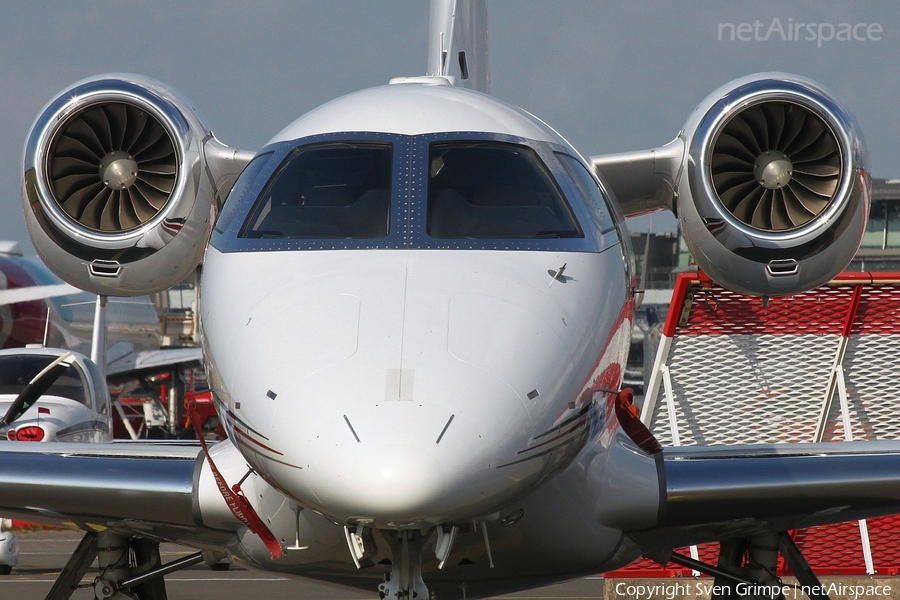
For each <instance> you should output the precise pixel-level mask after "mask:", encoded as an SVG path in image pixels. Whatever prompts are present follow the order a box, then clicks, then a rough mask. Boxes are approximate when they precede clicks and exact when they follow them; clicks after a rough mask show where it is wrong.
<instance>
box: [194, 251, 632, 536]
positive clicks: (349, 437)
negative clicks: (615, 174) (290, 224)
mask: <svg viewBox="0 0 900 600" xmlns="http://www.w3.org/2000/svg"><path fill="white" fill-rule="evenodd" d="M563 264H566V265H567V267H566V270H565V275H566V276H567V277H571V279H566V280H558V279H554V278H553V277H552V276H551V275H550V274H549V273H548V272H550V271H552V272H555V271H556V270H557V269H559V267H561V266H562V265H563ZM623 265H624V263H623V258H622V254H621V251H620V249H619V248H618V247H614V248H611V249H610V250H609V251H607V252H603V253H597V254H588V253H584V254H576V253H568V254H565V253H555V252H505V251H486V250H482V251H477V250H471V251H466V250H347V251H321V252H318V251H295V252H272V253H220V252H218V251H216V250H212V249H211V250H210V252H209V253H208V255H207V259H206V263H205V266H204V283H203V289H204V304H203V311H202V315H203V316H202V319H203V327H204V337H205V341H206V354H207V360H208V364H209V366H210V370H211V372H212V375H213V379H214V387H215V389H216V390H217V392H218V397H219V398H220V400H221V401H222V402H223V403H225V406H224V407H223V408H225V409H226V410H227V411H228V412H229V413H230V414H233V415H234V418H232V419H227V421H228V422H229V424H230V425H231V427H232V429H233V435H232V439H233V440H234V441H235V442H236V443H237V445H238V446H239V448H240V449H241V452H242V454H244V456H245V457H246V458H247V460H248V461H249V462H250V464H251V465H252V466H253V467H254V468H256V469H257V470H258V471H259V472H260V473H262V474H264V476H265V477H266V479H267V480H268V481H269V482H270V483H271V484H272V485H274V486H275V487H277V488H279V489H281V490H283V491H284V492H285V493H287V494H288V495H289V496H291V497H292V498H294V499H296V500H298V501H299V502H301V503H302V504H303V505H306V506H309V507H312V508H314V509H315V510H316V511H319V512H322V513H323V514H326V515H327V516H329V517H331V518H334V519H336V520H339V521H342V522H350V521H353V520H360V519H364V520H367V521H370V522H374V524H375V525H376V526H380V527H395V526H398V525H401V526H410V527H420V526H422V525H424V524H428V523H431V524H435V523H440V522H460V521H465V520H469V519H473V518H476V517H478V516H480V515H483V514H486V513H490V512H491V511H493V510H496V507H497V506H499V505H502V504H503V503H505V502H508V501H509V500H510V499H512V498H514V497H516V496H517V495H520V494H521V493H523V492H524V491H525V490H527V489H529V488H530V487H531V486H533V485H534V483H535V482H536V481H538V479H539V478H540V477H541V475H543V474H546V472H547V470H548V468H549V467H552V466H554V465H557V464H559V462H560V459H561V458H562V457H567V458H568V459H571V457H572V456H574V453H575V452H577V450H578V449H580V447H581V446H582V445H583V444H584V442H585V435H584V434H585V432H586V429H585V427H584V426H583V425H584V423H583V421H582V422H581V423H580V424H579V426H577V427H569V428H564V429H562V430H561V431H558V432H553V433H552V434H547V435H544V436H543V437H541V435H542V434H545V433H546V432H548V431H551V430H552V429H553V428H554V427H555V426H556V425H558V424H559V423H560V422H562V421H565V420H566V419H567V418H569V417H571V416H573V415H575V414H577V413H578V412H579V411H580V410H581V409H583V408H585V405H586V403H590V402H591V399H592V392H593V391H596V390H597V389H601V388H605V389H618V385H619V383H620V381H621V365H622V362H623V360H624V358H625V354H624V352H625V350H626V348H627V346H626V345H625V344H623V343H622V342H623V340H622V339H616V340H615V343H614V344H611V343H610V342H611V340H610V335H609V333H608V332H611V331H615V330H616V329H617V328H620V327H622V326H623V323H630V320H631V317H630V313H629V310H630V309H629V307H628V305H627V281H626V276H625V269H624V267H623ZM625 329H627V327H625ZM535 391H536V392H537V394H535ZM273 396H274V397H273ZM529 396H531V397H529Z"/></svg>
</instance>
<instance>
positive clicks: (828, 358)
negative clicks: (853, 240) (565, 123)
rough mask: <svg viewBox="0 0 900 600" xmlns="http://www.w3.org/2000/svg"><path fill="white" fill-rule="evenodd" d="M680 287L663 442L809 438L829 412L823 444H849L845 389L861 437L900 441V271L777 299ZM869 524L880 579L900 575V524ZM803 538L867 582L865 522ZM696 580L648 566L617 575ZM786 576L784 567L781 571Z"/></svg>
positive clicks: (707, 551) (661, 407)
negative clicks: (862, 527)
mask: <svg viewBox="0 0 900 600" xmlns="http://www.w3.org/2000/svg"><path fill="white" fill-rule="evenodd" d="M680 279H681V280H680V281H679V282H678V284H677V285H676V296H675V297H673V299H672V307H671V309H670V311H669V318H668V320H667V323H666V326H665V335H666V336H667V337H669V338H670V342H671V343H669V344H666V343H665V341H664V343H663V344H661V345H660V347H661V352H660V355H659V356H658V357H657V363H656V365H655V366H654V370H655V373H654V374H653V376H654V377H657V378H659V379H660V380H664V379H665V377H666V372H667V373H668V382H667V383H669V384H670V385H671V391H672V397H671V399H670V401H671V407H670V405H669V401H668V400H669V399H667V398H666V394H665V387H666V386H665V385H663V384H660V385H656V386H653V385H651V386H650V388H649V389H648V397H647V398H646V399H645V404H646V405H647V408H648V411H647V413H646V414H645V416H644V419H645V421H648V426H649V427H650V429H651V431H653V434H654V435H655V436H656V437H657V439H658V440H659V441H660V443H662V444H663V445H672V444H673V442H674V440H673V437H672V433H673V429H674V430H675V433H676V435H677V438H678V442H679V443H680V444H681V445H718V444H753V443H791V442H811V441H815V435H816V431H817V429H818V428H819V425H820V423H819V421H820V419H822V416H823V414H825V417H826V418H825V422H824V423H822V424H821V430H822V440H823V441H835V442H840V441H843V440H844V439H845V432H844V425H843V415H842V414H841V392H844V397H845V398H846V400H847V407H848V411H847V412H848V415H847V416H848V418H849V422H850V428H851V429H850V432H851V435H852V437H853V439H855V440H863V439H900V419H898V418H897V415H898V414H900V274H897V273H885V274H873V273H864V274H863V273H852V274H844V275H842V276H840V277H839V278H837V279H836V281H834V282H832V283H831V284H830V285H828V286H823V287H821V288H819V289H817V290H813V291H811V292H807V293H804V294H797V295H795V296H792V297H787V298H771V299H769V300H768V301H767V302H764V301H763V300H762V299H760V298H754V297H749V296H743V295H741V294H737V293H735V292H731V291H729V290H726V289H724V288H721V287H719V286H716V285H714V284H712V283H710V282H709V281H708V280H704V279H703V278H702V276H698V275H692V274H685V275H681V276H680ZM679 291H681V292H682V293H681V294H679ZM857 300H858V302H857ZM836 366H837V367H838V368H837V369H836V368H835V367H836ZM837 371H840V375H842V376H843V378H844V383H845V384H846V385H845V387H844V389H843V390H841V389H839V388H840V386H839V385H837V384H838V382H839V381H840V379H839V378H838V372H837ZM651 380H652V378H651ZM829 391H831V393H830V394H829ZM826 408H827V409H828V410H827V413H825V409H826ZM651 409H652V410H651ZM670 410H671V411H672V412H673V413H674V415H675V423H674V425H675V427H674V428H673V426H672V425H673V424H672V423H671V421H670V418H669V414H670ZM867 527H868V532H869V540H870V549H871V554H872V559H873V565H874V569H875V572H876V573H878V574H880V575H897V574H900V555H898V553H897V552H896V539H897V534H898V531H900V516H895V517H885V518H882V519H871V520H869V521H868V522H867ZM793 535H794V537H795V539H796V541H797V543H798V545H799V546H800V547H801V549H802V550H803V552H804V555H805V556H806V557H807V559H808V560H809V562H810V564H811V565H812V567H813V569H814V570H815V571H816V572H818V573H819V574H822V575H863V574H866V567H865V559H864V548H863V544H862V543H861V535H860V530H859V524H858V523H857V522H855V521H854V522H851V523H841V524H838V525H830V526H824V527H815V528H811V529H805V530H800V531H797V532H794V533H793ZM699 551H700V556H701V560H704V562H708V563H711V564H715V563H716V562H717V556H718V544H704V545H701V546H700V547H699ZM680 552H681V553H683V554H687V552H688V549H686V548H682V549H681V550H680ZM689 574H690V571H689V570H688V569H683V568H681V567H673V568H669V569H666V568H663V567H660V566H659V565H656V564H655V563H653V562H652V561H649V560H646V559H642V560H640V561H638V562H636V563H634V564H633V565H630V566H629V567H626V568H625V569H622V570H620V571H616V572H615V573H611V574H609V576H612V577H654V576H658V577H672V576H687V575H689ZM786 574H789V573H787V570H786V567H783V566H781V563H780V568H779V575H786Z"/></svg>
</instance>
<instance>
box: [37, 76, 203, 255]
mask: <svg viewBox="0 0 900 600" xmlns="http://www.w3.org/2000/svg"><path fill="white" fill-rule="evenodd" d="M109 102H118V103H124V104H131V105H132V106H135V107H136V108H140V109H141V110H144V111H146V112H147V114H148V115H149V116H150V117H152V118H153V119H155V120H157V121H158V122H159V123H160V124H161V125H162V127H163V129H164V130H165V132H166V134H167V135H168V136H169V139H170V141H171V142H172V144H173V146H174V148H175V157H176V161H177V163H178V164H179V165H180V166H179V167H178V175H177V177H176V180H175V186H174V188H173V190H172V193H171V197H172V198H177V197H178V196H179V195H180V194H182V193H184V191H185V186H186V185H187V180H188V177H187V176H186V173H185V168H184V150H183V149H184V147H185V144H186V143H187V142H186V140H188V139H189V136H190V132H191V127H190V125H189V124H188V122H187V121H186V120H185V118H184V116H183V115H182V113H181V112H180V111H179V110H178V109H177V108H176V107H175V106H174V105H173V104H172V103H171V101H170V100H168V99H166V98H164V97H163V96H161V95H159V94H157V93H155V91H153V90H151V89H147V87H142V86H141V85H139V84H138V83H133V82H131V81H128V80H122V79H97V80H91V81H87V82H85V83H82V84H76V85H75V86H74V87H73V88H71V89H70V90H69V91H68V93H66V94H63V95H62V96H61V97H60V98H58V99H57V101H55V102H53V103H51V104H50V105H48V106H47V107H46V108H45V109H44V111H43V112H42V113H41V114H40V116H39V117H38V119H37V121H35V124H34V126H33V128H32V134H31V136H30V137H29V139H28V142H27V143H26V147H25V165H24V166H25V180H26V184H25V185H26V188H27V187H28V186H29V184H31V185H33V187H34V192H35V193H36V195H37V200H38V202H34V201H33V200H32V201H31V203H30V206H27V207H26V208H27V209H28V210H32V211H34V212H35V213H36V214H42V215H43V218H39V219H38V222H39V223H40V224H41V226H42V227H43V228H44V229H45V230H47V228H48V226H49V227H50V228H52V229H54V230H56V231H58V232H59V233H61V234H62V235H64V236H66V237H68V238H71V239H81V240H84V241H86V242H89V243H93V244H96V245H98V246H100V247H106V248H127V247H133V246H135V245H137V244H139V243H140V242H141V240H142V239H143V238H144V236H145V235H147V234H148V232H152V231H153V230H154V229H156V228H157V227H158V226H160V224H161V223H162V222H163V221H164V220H165V219H166V218H168V217H169V216H170V213H171V212H172V211H173V210H174V209H176V208H177V207H176V205H177V203H176V202H172V201H169V202H168V203H167V204H166V205H165V206H164V207H163V208H162V209H161V210H160V211H159V213H158V214H156V215H155V216H154V217H153V218H151V219H150V220H148V221H147V222H145V223H143V224H141V225H140V226H138V227H135V228H132V229H128V230H123V231H117V232H104V231H100V230H95V229H92V228H89V227H86V226H84V225H82V224H81V223H79V222H78V221H76V220H75V219H73V218H72V217H71V216H70V215H69V214H68V213H66V212H65V211H64V210H63V209H62V207H61V206H60V205H59V200H58V199H57V197H56V194H55V193H54V192H53V190H52V188H51V187H50V186H49V185H48V184H47V182H48V181H49V173H50V165H49V161H50V160H52V156H51V154H50V151H51V149H52V148H53V147H54V144H55V142H56V136H57V135H58V134H59V133H60V131H62V130H63V129H64V128H65V126H66V124H68V123H69V121H70V120H71V119H73V118H76V117H77V116H78V115H80V114H82V113H83V112H84V111H86V110H88V109H90V108H91V107H93V106H95V105H98V104H105V103H109ZM26 191H28V190H27V189H26ZM28 196H29V198H31V197H32V194H31V193H30V192H29V193H28ZM47 233H48V234H51V235H56V234H55V233H53V232H51V231H47Z"/></svg>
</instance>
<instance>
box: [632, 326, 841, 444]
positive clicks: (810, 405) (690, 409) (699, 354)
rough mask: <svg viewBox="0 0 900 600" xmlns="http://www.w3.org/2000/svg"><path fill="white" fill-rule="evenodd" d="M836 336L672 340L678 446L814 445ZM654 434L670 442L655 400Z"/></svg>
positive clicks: (661, 406) (663, 407)
mask: <svg viewBox="0 0 900 600" xmlns="http://www.w3.org/2000/svg"><path fill="white" fill-rule="evenodd" d="M839 341H840V335H818V336H805V335H791V334H789V335H711V336H700V335H693V336H687V337H676V338H675V340H674V341H673V343H672V350H671V353H670V355H669V356H670V360H669V365H668V367H669V373H670V375H671V380H672V390H673V392H674V404H675V414H676V423H677V426H678V434H679V438H680V442H681V445H683V446H691V445H700V446H710V445H718V444H753V443H778V442H811V441H813V439H814V435H815V429H816V418H817V416H818V414H819V412H820V411H821V410H822V402H823V399H824V397H825V392H826V390H827V385H828V373H829V371H830V370H831V367H832V364H833V361H834V354H835V351H836V350H837V347H838V343H839ZM650 429H651V431H653V434H654V435H655V436H656V437H657V439H658V440H659V441H660V443H661V444H663V445H672V435H671V425H670V421H669V416H668V407H667V404H666V402H665V401H664V399H663V398H660V399H658V401H657V404H656V411H655V412H654V415H653V421H651V425H650Z"/></svg>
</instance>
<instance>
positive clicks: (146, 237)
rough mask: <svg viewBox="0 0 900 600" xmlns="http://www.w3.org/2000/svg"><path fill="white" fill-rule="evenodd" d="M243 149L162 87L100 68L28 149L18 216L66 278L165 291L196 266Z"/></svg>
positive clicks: (43, 120)
mask: <svg viewBox="0 0 900 600" xmlns="http://www.w3.org/2000/svg"><path fill="white" fill-rule="evenodd" d="M250 156H251V155H250V154H249V153H246V152H238V151H235V150H230V149H228V148H227V147H226V146H224V145H223V144H221V143H219V142H218V141H217V140H216V139H215V137H213V135H212V133H211V132H210V131H209V130H208V129H207V128H206V127H204V126H203V125H202V124H201V122H200V119H199V117H198V116H197V114H196V112H195V111H194V110H193V108H192V107H191V105H190V103H189V102H188V101H187V100H185V99H184V98H182V97H181V96H180V95H179V94H177V93H176V92H174V91H173V90H171V89H169V88H167V87H166V86H164V85H163V84H161V83H159V82H157V81H154V80H152V79H148V78H145V77H139V76H134V75H104V76H100V77H97V78H93V79H88V80H85V81H82V82H79V83H77V84H75V85H74V86H73V87H71V88H69V89H67V90H66V91H64V92H63V93H61V94H60V95H59V96H58V97H57V98H56V99H54V100H53V101H52V102H51V103H50V104H49V105H47V107H46V108H45V109H44V111H43V112H42V113H41V114H40V116H39V117H38V118H37V120H36V121H35V124H34V126H33V127H32V130H31V133H30V135H29V137H28V140H27V142H26V145H25V158H24V160H25V164H24V169H25V174H24V180H23V189H22V198H23V202H24V209H25V221H26V225H27V226H28V231H29V234H30V235H31V239H32V242H33V243H34V246H35V248H36V249H37V252H38V254H39V255H40V257H41V259H42V260H43V261H44V262H45V263H46V264H47V266H48V267H49V268H50V269H51V270H52V271H53V272H54V273H56V274H57V275H58V276H59V277H61V278H62V279H63V280H65V281H67V282H68V283H70V284H72V285H74V286H76V287H79V288H81V289H83V290H87V291H89V292H93V293H96V294H103V295H120V296H129V295H141V294H147V293H151V292H154V291H159V290H162V289H166V288H168V287H171V286H172V285H174V284H175V283H178V282H179V281H181V280H182V279H184V278H185V277H186V276H187V275H188V274H190V273H191V272H192V271H193V270H194V268H195V267H196V266H197V264H198V263H199V262H200V260H201V258H202V256H203V251H204V249H205V247H206V243H207V240H208V237H209V232H210V230H211V227H212V224H213V223H214V221H215V218H216V211H217V207H218V206H219V205H220V204H221V202H222V201H223V200H224V195H225V194H227V192H228V191H229V189H230V186H231V184H232V183H233V181H234V179H235V178H236V177H237V175H238V174H239V173H240V171H241V170H242V169H243V167H244V165H246V163H247V162H248V161H249V158H250Z"/></svg>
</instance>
